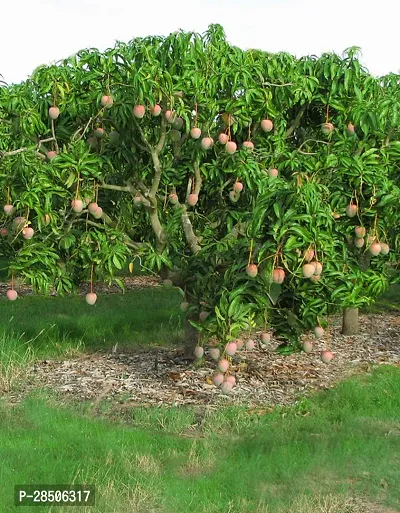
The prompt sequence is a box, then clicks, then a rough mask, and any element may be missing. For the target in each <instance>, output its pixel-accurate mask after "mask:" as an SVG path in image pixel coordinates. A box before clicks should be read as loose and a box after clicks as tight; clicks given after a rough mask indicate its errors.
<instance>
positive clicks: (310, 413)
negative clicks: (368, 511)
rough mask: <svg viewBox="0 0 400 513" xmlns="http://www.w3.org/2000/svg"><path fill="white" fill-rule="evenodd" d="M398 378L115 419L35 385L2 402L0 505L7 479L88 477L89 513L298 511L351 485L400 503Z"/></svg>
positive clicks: (384, 373)
mask: <svg viewBox="0 0 400 513" xmlns="http://www.w3.org/2000/svg"><path fill="white" fill-rule="evenodd" d="M399 388H400V369H399V368H396V367H380V368H378V369H376V370H375V371H374V372H373V373H372V374H371V375H366V376H364V377H359V378H354V379H352V380H350V381H346V382H343V383H342V384H340V385H339V386H338V387H337V388H336V389H334V390H330V391H328V392H323V393H320V394H318V395H316V396H314V397H312V398H311V399H307V400H304V401H303V403H302V404H301V405H300V406H299V407H297V408H295V407H292V408H276V409H275V410H273V411H272V412H271V413H269V414H264V415H254V414H249V412H248V411H246V410H245V409H244V408H228V409H226V410H221V411H217V412H214V413H212V412H208V413H206V414H203V415H201V418H200V417H199V412H198V411H196V410H195V409H191V408H187V409H179V408H172V409H171V408H162V409H152V408H151V409H149V408H148V409H145V408H142V409H134V410H132V412H131V418H130V420H129V422H126V419H125V422H124V423H122V422H118V420H115V421H114V422H109V421H106V420H104V419H94V418H90V417H89V416H88V415H85V414H83V413H78V412H77V411H71V410H67V409H66V408H62V407H60V406H57V402H56V400H55V398H54V397H51V396H50V397H48V396H43V395H41V394H42V393H41V392H37V393H36V395H35V396H32V397H30V398H29V399H28V400H26V401H25V402H23V403H22V404H20V405H18V406H16V407H14V408H12V409H10V408H9V407H7V406H6V405H5V404H4V403H0V439H1V440H2V443H1V445H0V461H1V462H2V465H1V466H0V479H1V482H2V487H0V505H1V504H4V505H5V508H4V509H3V510H0V511H4V512H7V513H8V512H12V511H15V510H16V508H14V509H13V506H12V504H11V497H12V492H13V486H14V484H16V483H49V484H50V483H72V482H75V483H85V482H86V483H89V484H90V483H94V484H95V485H96V486H97V493H98V500H97V505H96V506H95V507H94V508H91V509H90V511H91V512H92V513H95V512H99V513H100V512H101V513H103V512H104V513H106V512H107V513H108V512H110V511H111V512H114V513H119V512H121V513H122V512H124V513H128V512H129V513H139V512H143V513H145V512H150V511H154V512H159V513H172V512H174V513H220V512H221V513H222V512H226V511H230V512H231V513H236V512H237V513H239V512H240V513H256V512H257V513H267V512H268V513H275V512H280V513H281V512H283V511H289V510H290V507H291V505H292V504H293V503H294V502H296V504H298V505H299V504H300V502H302V503H303V505H304V509H300V506H298V508H297V509H296V511H297V512H299V513H306V511H309V510H311V506H310V501H311V500H314V501H315V498H316V497H321V498H322V497H324V496H325V495H326V494H328V495H330V496H331V497H332V501H333V502H334V501H335V500H336V501H337V500H339V499H338V498H339V497H346V494H349V493H350V492H353V493H358V494H363V495H365V496H366V497H369V498H370V500H371V502H374V501H377V500H379V501H382V502H383V503H385V504H386V505H387V506H390V507H392V508H394V507H397V508H400V497H399V490H400V470H399V468H400V436H399V435H400V395H399V394H398V393H397V391H398V390H399ZM189 433H190V436H188V434H189ZM184 435H186V436H184ZM300 498H301V500H300ZM335 498H336V499H335ZM299 501H300V502H299ZM307 508H309V510H307ZM34 511H35V512H37V513H40V512H41V511H48V509H45V508H40V507H36V508H34ZM59 511H60V510H59ZM66 511H69V512H73V511H74V508H68V509H66ZM77 511H78V510H77ZM79 511H84V510H83V509H82V508H80V509H79ZM88 511H89V509H88ZM315 511H317V510H315ZM332 511H333V510H332ZM337 511H338V513H339V510H337Z"/></svg>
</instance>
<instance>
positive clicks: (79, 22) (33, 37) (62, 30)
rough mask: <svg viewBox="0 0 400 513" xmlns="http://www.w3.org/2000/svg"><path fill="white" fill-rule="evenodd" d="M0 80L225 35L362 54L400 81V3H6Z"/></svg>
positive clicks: (245, 44)
mask: <svg viewBox="0 0 400 513" xmlns="http://www.w3.org/2000/svg"><path fill="white" fill-rule="evenodd" d="M3 3H4V5H2V7H1V20H2V23H1V29H0V48H1V51H0V74H1V75H2V76H3V79H4V80H5V81H6V82H7V83H16V82H20V81H22V80H25V79H26V78H27V77H28V76H29V75H30V74H31V73H32V71H33V70H34V69H35V68H36V67H37V66H39V65H41V64H51V63H54V62H56V61H57V60H60V59H63V58H66V57H68V56H70V55H71V54H73V53H76V52H77V51H78V50H81V49H83V48H89V47H94V48H98V49H99V50H104V49H106V48H110V47H112V46H113V45H114V42H115V41H116V40H118V41H124V42H128V41H130V40H131V39H133V38H134V37H145V36H148V35H164V36H166V35H168V34H170V33H171V32H175V31H176V30H179V29H183V30H185V31H195V32H200V33H202V32H204V31H205V30H207V27H208V25H210V24H211V23H219V24H221V25H222V26H223V27H224V30H225V33H226V35H227V39H228V40H229V42H230V43H231V44H234V45H236V46H239V47H241V48H243V49H246V48H258V49H261V50H265V51H268V52H278V51H286V52H290V53H292V54H294V55H296V56H297V57H300V56H303V55H320V54H321V53H323V52H332V51H333V52H335V53H338V54H342V52H343V50H345V49H346V48H348V47H350V46H359V47H361V57H360V60H361V62H362V64H363V65H364V66H365V67H366V68H367V69H368V70H369V71H370V72H371V73H372V74H373V75H384V74H387V73H390V72H393V73H400V51H399V44H398V41H397V39H398V31H399V29H398V19H399V15H400V0H378V1H376V0H352V1H349V0H335V1H333V2H328V1H326V0H325V1H324V0H214V1H213V0H197V1H190V0H185V1H182V0H170V1H166V0H151V1H147V2H146V1H144V2H143V1H140V2H137V1H135V0H114V1H112V0H107V1H106V0H9V1H6V0H3V1H2V4H3Z"/></svg>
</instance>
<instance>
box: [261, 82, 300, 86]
mask: <svg viewBox="0 0 400 513" xmlns="http://www.w3.org/2000/svg"><path fill="white" fill-rule="evenodd" d="M263 85H267V86H272V87H288V86H294V85H296V84H293V83H292V82H288V83H287V84H271V82H264V83H263Z"/></svg>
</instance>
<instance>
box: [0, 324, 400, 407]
mask: <svg viewBox="0 0 400 513" xmlns="http://www.w3.org/2000/svg"><path fill="white" fill-rule="evenodd" d="M399 322H400V320H399V317H398V316H396V315H390V314H385V315H373V316H372V315H371V316H367V315H363V316H361V317H360V333H359V334H358V335H357V336H350V337H345V336H343V335H342V334H341V333H340V318H339V317H337V318H335V319H333V322H332V326H331V328H330V329H329V330H327V332H326V334H325V337H324V338H323V339H321V340H316V341H314V342H313V351H312V352H311V353H309V354H306V353H300V354H299V353H297V354H293V355H289V356H282V355H280V354H278V353H276V352H275V348H276V347H277V345H278V342H277V341H276V340H274V339H272V340H271V342H270V343H269V344H267V345H263V344H261V343H257V346H256V348H255V349H254V350H252V351H244V352H241V353H240V354H239V355H238V356H235V357H234V359H233V364H232V367H231V373H232V374H234V375H235V377H236V380H237V385H236V386H235V387H234V389H233V391H232V392H231V394H229V395H223V394H222V393H221V391H220V390H219V389H217V388H216V387H215V386H214V385H213V384H212V382H211V379H210V378H211V376H212V374H213V372H214V370H215V362H214V361H213V360H211V359H210V358H209V356H208V355H207V352H206V357H205V360H204V361H203V362H202V364H201V365H198V364H196V363H190V362H188V361H187V360H185V359H184V358H183V354H182V351H181V350H179V349H165V348H148V349H132V350H129V351H128V350H124V351H123V352H120V351H119V350H118V348H117V349H116V350H115V352H113V351H111V350H110V351H108V352H107V351H102V352H98V353H95V354H89V355H88V354H86V355H80V356H77V357H74V358H71V359H67V360H63V361H55V360H41V361H37V362H35V364H34V365H33V366H32V367H31V368H30V369H29V370H28V372H27V374H26V376H25V379H24V384H23V386H22V387H21V389H20V391H18V393H16V392H13V393H10V394H8V399H9V401H10V402H18V401H19V400H21V399H23V397H25V396H26V394H28V393H29V392H30V391H31V390H33V389H36V388H37V387H39V386H40V387H48V388H50V389H51V390H53V391H54V390H55V391H57V392H59V394H60V395H61V396H62V397H64V398H65V399H67V398H71V399H78V400H85V399H88V400H92V401H94V403H95V404H96V403H99V402H100V401H102V400H107V401H110V402H111V403H112V404H116V405H117V404H118V405H120V406H119V407H120V408H130V407H133V406H139V405H140V406H155V405H156V406H160V405H169V406H177V405H184V404H186V405H188V404H191V405H207V406H210V407H217V406H218V405H221V404H225V405H228V404H241V405H244V406H247V407H249V408H255V409H259V410H260V411H263V409H265V408H270V407H273V406H275V405H291V404H294V403H296V402H297V401H298V400H299V399H300V398H301V397H303V396H305V395H308V394H309V393H311V392H313V391H317V390H323V389H329V388H332V387H333V386H334V385H335V384H337V383H338V382H339V381H341V380H342V379H343V378H345V377H348V376H351V375H354V374H357V373H365V372H369V371H371V370H372V368H373V367H374V366H376V365H386V364H391V365H398V366H400V332H399V329H398V326H399ZM257 335H259V333H258V334H257V333H253V334H252V337H253V338H255V337H256V338H257ZM327 345H329V348H330V349H331V350H332V351H334V352H335V353H336V356H335V358H334V360H333V361H332V362H330V363H329V364H324V363H323V362H322V361H321V359H320V351H321V350H322V349H324V348H325V347H326V346H327Z"/></svg>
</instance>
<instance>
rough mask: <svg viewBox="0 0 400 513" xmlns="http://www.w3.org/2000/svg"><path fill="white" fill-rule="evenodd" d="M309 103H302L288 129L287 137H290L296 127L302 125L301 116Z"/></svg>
mask: <svg viewBox="0 0 400 513" xmlns="http://www.w3.org/2000/svg"><path fill="white" fill-rule="evenodd" d="M306 108H307V105H302V106H301V108H300V110H299V112H298V114H297V116H296V117H295V118H294V121H293V123H292V125H291V126H290V127H289V128H288V130H287V131H286V138H288V137H290V136H291V135H292V133H293V132H294V131H295V130H296V128H297V127H298V126H299V125H300V121H301V118H302V117H303V114H304V112H305V111H306Z"/></svg>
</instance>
